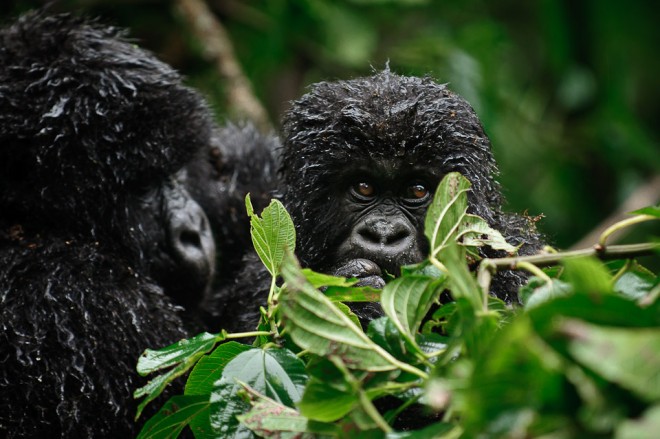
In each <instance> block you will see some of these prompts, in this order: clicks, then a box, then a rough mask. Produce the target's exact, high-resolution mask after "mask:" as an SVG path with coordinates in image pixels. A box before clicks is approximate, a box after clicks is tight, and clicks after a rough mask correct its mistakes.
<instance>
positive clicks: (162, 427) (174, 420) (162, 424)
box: [138, 395, 209, 439]
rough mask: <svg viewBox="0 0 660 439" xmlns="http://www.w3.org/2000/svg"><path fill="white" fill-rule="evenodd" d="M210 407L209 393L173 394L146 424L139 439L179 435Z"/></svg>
mask: <svg viewBox="0 0 660 439" xmlns="http://www.w3.org/2000/svg"><path fill="white" fill-rule="evenodd" d="M208 407H209V398H208V395H205V396H203V395H179V396H173V397H172V398H170V399H169V400H168V401H167V402H166V403H165V405H163V407H162V408H161V409H160V410H159V411H158V413H156V414H155V415H154V416H153V417H151V419H149V420H148V421H147V422H146V423H145V424H144V426H143V427H142V430H141V431H140V434H139V435H138V439H156V438H172V437H177V436H178V435H179V434H181V432H182V431H183V429H184V428H185V426H186V425H188V423H189V422H190V421H191V420H192V419H194V418H195V417H197V416H199V415H200V414H201V413H203V412H204V411H205V410H207V409H208Z"/></svg>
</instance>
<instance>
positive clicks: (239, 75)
mask: <svg viewBox="0 0 660 439" xmlns="http://www.w3.org/2000/svg"><path fill="white" fill-rule="evenodd" d="M175 5H176V7H177V10H178V11H179V12H180V14H181V16H182V17H183V18H184V20H185V21H186V22H187V23H188V24H189V26H190V28H191V30H192V32H193V34H194V35H195V36H196V37H197V38H198V39H199V41H200V42H201V44H202V46H203V49H204V54H205V56H206V57H207V58H208V59H209V61H211V62H212V63H214V64H215V67H216V69H217V71H218V74H219V75H220V77H221V78H222V80H224V82H225V88H226V90H227V106H228V107H229V108H230V109H232V110H234V111H235V112H236V113H237V114H238V115H240V116H241V117H246V118H247V119H249V120H251V121H252V122H254V124H255V125H256V126H257V127H259V129H261V130H262V131H264V132H265V131H270V130H272V126H271V123H270V120H269V118H268V114H267V112H266V110H265V109H264V107H263V105H261V103H260V102H259V100H258V99H257V98H256V97H255V95H254V92H253V91H252V86H251V85H250V82H249V81H248V79H247V78H246V77H245V74H244V73H243V69H242V68H241V66H240V64H239V63H238V60H237V59H236V55H235V54H234V48H233V45H232V43H231V40H230V38H229V35H228V34H227V31H226V30H225V28H224V27H223V26H222V24H221V23H220V22H219V21H218V20H217V19H216V18H215V16H214V15H213V12H212V11H211V10H210V9H209V8H208V6H207V5H206V3H204V1H203V0H176V1H175Z"/></svg>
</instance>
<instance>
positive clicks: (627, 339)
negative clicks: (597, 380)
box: [559, 319, 660, 401]
mask: <svg viewBox="0 0 660 439" xmlns="http://www.w3.org/2000/svg"><path fill="white" fill-rule="evenodd" d="M559 330H560V332H561V333H563V334H566V335H567V336H569V337H570V338H571V341H570V343H569V345H568V350H569V352H570V353H571V354H572V355H573V357H574V358H575V359H576V360H577V361H579V362H580V363H582V364H584V365H586V366H587V367H589V368H590V369H591V370H593V371H595V372H596V373H598V374H600V375H601V376H603V377H604V378H606V379H607V380H608V381H611V382H614V383H617V384H618V385H619V386H621V387H624V388H627V389H629V390H632V391H633V392H635V393H637V394H638V395H640V396H642V397H643V398H645V399H646V400H648V401H658V400H660V328H635V329H627V328H613V327H606V326H597V325H592V324H589V323H586V322H583V321H580V320H575V319H571V320H567V321H565V322H563V323H562V324H561V326H560V329H559ZM604 359H606V361H603V360H604Z"/></svg>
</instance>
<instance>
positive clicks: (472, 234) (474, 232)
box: [458, 214, 518, 254]
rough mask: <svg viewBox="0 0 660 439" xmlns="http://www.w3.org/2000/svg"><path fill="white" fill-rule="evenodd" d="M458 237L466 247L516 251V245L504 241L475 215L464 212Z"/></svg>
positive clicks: (498, 233)
mask: <svg viewBox="0 0 660 439" xmlns="http://www.w3.org/2000/svg"><path fill="white" fill-rule="evenodd" d="M458 238H459V239H460V238H463V239H462V243H463V245H465V246H466V247H483V246H488V247H490V248H492V249H494V250H503V251H505V252H507V253H510V254H513V253H516V252H517V251H518V248H517V247H514V246H513V245H511V244H509V243H508V242H506V240H505V239H504V236H502V234H501V233H500V232H498V231H497V230H495V229H493V228H492V227H491V226H489V225H488V223H487V222H486V221H485V220H484V219H483V218H481V217H479V216H476V215H470V214H466V215H465V216H464V217H463V221H462V223H461V225H460V226H459V236H458Z"/></svg>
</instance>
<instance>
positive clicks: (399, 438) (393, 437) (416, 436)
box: [385, 422, 463, 439]
mask: <svg viewBox="0 0 660 439" xmlns="http://www.w3.org/2000/svg"><path fill="white" fill-rule="evenodd" d="M462 431H463V430H462V429H461V428H460V427H459V426H458V425H456V424H451V423H448V422H435V423H433V424H431V425H429V426H428V427H425V428H422V429H421V430H413V431H396V432H392V433H388V434H386V435H385V439H428V438H435V439H443V438H447V439H457V438H459V437H461V432H462Z"/></svg>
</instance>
